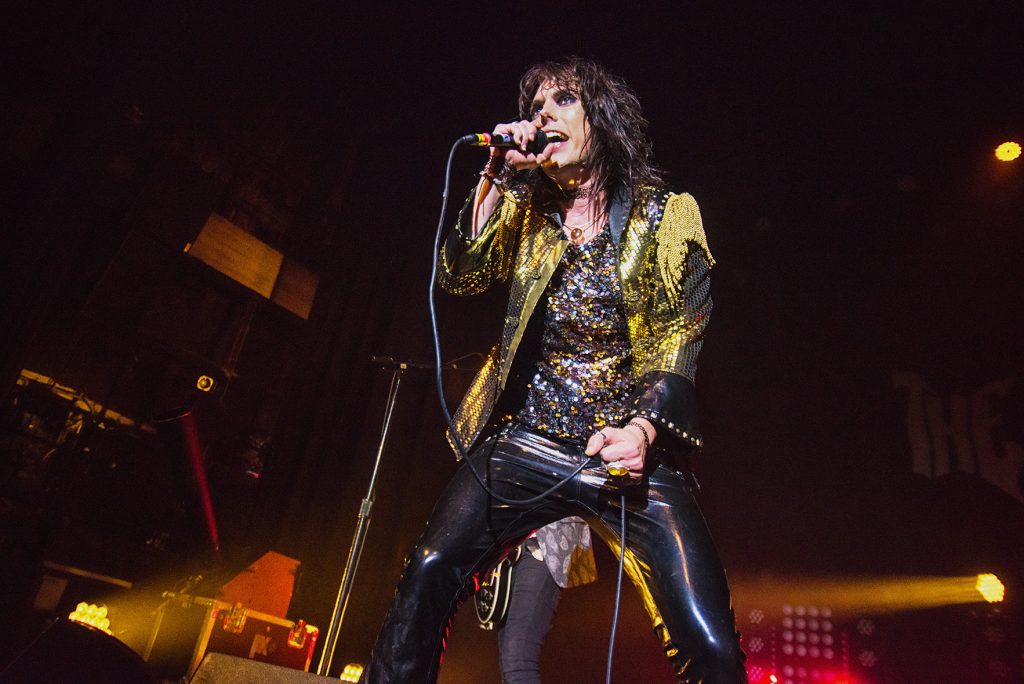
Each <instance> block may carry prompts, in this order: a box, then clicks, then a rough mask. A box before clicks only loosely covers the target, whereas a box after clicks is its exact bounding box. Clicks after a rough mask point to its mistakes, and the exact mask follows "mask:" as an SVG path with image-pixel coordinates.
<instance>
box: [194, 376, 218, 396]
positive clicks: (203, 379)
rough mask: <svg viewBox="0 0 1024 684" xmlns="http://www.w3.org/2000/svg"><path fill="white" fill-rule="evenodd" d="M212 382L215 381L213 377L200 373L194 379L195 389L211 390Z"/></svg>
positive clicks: (201, 390)
mask: <svg viewBox="0 0 1024 684" xmlns="http://www.w3.org/2000/svg"><path fill="white" fill-rule="evenodd" d="M214 384H216V383H214V381H213V378H211V377H210V376H209V375H200V376H199V378H198V379H196V389H198V390H199V391H200V392H210V391H212V390H213V386H214Z"/></svg>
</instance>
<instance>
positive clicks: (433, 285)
mask: <svg viewBox="0 0 1024 684" xmlns="http://www.w3.org/2000/svg"><path fill="white" fill-rule="evenodd" d="M463 144H467V140H466V138H460V139H458V140H456V141H455V144H454V145H452V148H451V150H450V151H449V152H448V164H447V165H446V166H445V171H444V192H443V193H442V194H441V216H440V217H439V218H438V221H437V233H436V234H435V235H434V259H433V264H432V267H431V269H430V297H429V299H430V330H431V333H432V334H433V337H434V363H435V377H434V380H435V382H436V385H437V398H438V400H439V401H440V402H441V412H442V413H443V414H444V419H445V422H446V423H447V424H448V434H449V435H450V436H451V439H452V442H454V443H455V448H456V449H457V450H458V452H459V456H460V458H461V459H462V460H463V461H465V463H466V465H468V466H469V470H470V472H471V473H473V477H474V478H476V481H477V482H478V483H480V486H481V487H482V488H483V490H484V491H485V492H487V494H488V496H492V497H494V498H495V499H497V500H498V501H500V502H501V503H503V504H507V505H510V506H530V505H533V504H535V503H540V502H541V501H543V500H544V499H546V498H548V497H549V496H550V495H551V494H553V493H554V492H556V491H558V490H559V489H560V488H562V487H564V486H565V485H567V484H568V483H569V481H570V480H572V478H574V477H576V476H577V475H579V474H580V473H581V472H583V469H584V468H586V467H587V466H588V465H590V463H591V462H592V461H593V460H594V458H595V457H591V458H589V459H587V460H586V461H584V462H583V463H581V464H580V465H579V467H578V468H576V469H575V470H573V471H572V472H571V473H569V474H568V475H566V476H565V477H564V478H562V479H561V480H559V481H558V482H556V483H555V484H554V485H552V486H551V487H550V488H548V489H547V490H545V491H543V492H541V493H540V494H537V495H536V496H531V497H529V498H526V499H509V498H507V497H504V496H502V495H501V494H498V493H497V492H495V491H494V490H493V489H491V488H490V487H488V486H487V483H486V482H484V479H483V477H482V476H481V475H480V472H479V471H478V470H477V469H476V466H475V465H473V461H472V460H471V459H470V458H469V454H467V453H466V447H465V445H464V444H463V443H462V439H461V438H460V437H459V434H458V431H457V430H456V429H455V421H454V420H452V415H451V411H449V410H448V402H447V401H445V398H444V381H443V379H442V374H441V333H440V331H439V330H438V325H437V306H436V302H435V300H436V292H437V270H438V262H439V261H440V256H441V235H442V233H443V232H444V219H445V214H447V212H448V191H449V189H450V188H451V177H452V161H453V160H454V159H455V151H456V150H457V149H459V146H460V145H463Z"/></svg>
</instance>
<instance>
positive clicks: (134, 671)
mask: <svg viewBox="0 0 1024 684" xmlns="http://www.w3.org/2000/svg"><path fill="white" fill-rule="evenodd" d="M158 681H159V680H157V678H156V677H155V676H153V674H152V673H151V672H150V670H149V668H147V667H146V663H144V662H143V660H142V658H141V657H139V655H138V654H136V653H135V652H134V651H132V650H131V649H130V648H128V647H127V646H125V645H124V644H122V643H121V642H120V641H118V640H117V639H115V638H114V637H112V636H110V635H109V634H106V633H104V632H101V631H100V630H98V629H93V628H92V627H87V626H85V625H80V624H78V623H76V622H71V621H69V620H57V621H55V622H54V623H53V624H51V625H50V626H49V627H47V628H46V629H45V630H44V631H43V632H42V634H40V635H39V636H38V637H37V638H36V639H35V640H34V641H33V642H32V644H31V645H30V646H29V647H28V648H27V649H25V650H24V651H23V652H22V653H21V654H19V655H18V656H17V657H16V658H15V659H14V661H13V662H11V663H9V664H8V665H7V666H6V667H4V668H3V669H2V670H0V683H2V684H26V683H27V682H31V683H32V684H70V683H71V682H75V683H77V684H157V682H158ZM210 681H213V680H210ZM254 681H255V680H254ZM261 681H272V680H269V679H268V680H261ZM274 681H276V680H274ZM280 681H290V680H280ZM295 681H299V680H295Z"/></svg>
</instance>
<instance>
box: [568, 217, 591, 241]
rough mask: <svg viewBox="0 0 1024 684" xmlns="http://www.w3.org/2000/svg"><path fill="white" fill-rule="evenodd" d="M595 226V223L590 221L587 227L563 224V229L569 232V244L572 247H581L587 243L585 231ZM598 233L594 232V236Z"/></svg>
mask: <svg viewBox="0 0 1024 684" xmlns="http://www.w3.org/2000/svg"><path fill="white" fill-rule="evenodd" d="M595 225H597V221H591V222H590V223H588V224H587V225H585V226H584V225H578V226H570V225H569V224H568V223H567V224H565V229H566V230H568V231H569V242H571V243H572V244H574V245H582V244H583V243H584V242H586V241H587V231H588V230H590V229H591V228H592V227H594V226H595ZM597 232H598V231H594V234H595V235H596V234H597Z"/></svg>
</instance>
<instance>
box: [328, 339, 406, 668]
mask: <svg viewBox="0 0 1024 684" xmlns="http://www.w3.org/2000/svg"><path fill="white" fill-rule="evenodd" d="M388 360H389V361H392V360H391V359H388ZM405 368H406V366H405V364H400V363H396V364H395V365H394V367H393V369H392V373H391V387H390V388H389V390H388V401H387V405H386V407H385V409H384V425H383V427H382V428H381V432H380V444H379V445H378V447H377V460H376V461H375V462H374V464H373V474H372V475H371V476H370V485H369V486H368V487H367V489H366V496H365V497H363V501H362V503H361V504H360V506H359V514H358V515H357V517H356V531H355V533H354V534H353V535H352V544H351V545H350V546H349V550H348V558H347V559H346V560H345V570H344V571H343V572H342V575H341V587H340V588H339V589H338V598H337V600H335V602H334V612H333V614H332V615H331V626H330V627H329V628H328V630H327V635H326V637H325V639H324V649H323V652H322V653H321V654H320V664H319V665H318V666H317V670H316V672H317V674H319V675H322V676H327V674H328V671H329V670H330V669H331V661H332V660H334V648H335V646H336V645H337V643H338V632H339V631H340V629H341V621H342V619H343V618H344V617H345V608H346V606H347V605H348V599H349V596H350V595H351V594H352V584H353V582H354V581H355V575H356V569H357V568H358V567H359V559H360V557H361V556H362V555H363V544H364V543H365V542H366V531H367V529H368V528H369V526H370V512H371V510H372V509H373V499H374V496H375V495H376V494H375V490H376V488H377V474H378V473H379V472H380V464H381V459H382V457H383V455H384V445H385V444H386V442H387V439H388V428H389V427H390V426H391V415H392V413H393V412H394V409H395V399H396V398H397V397H398V386H399V383H400V382H401V379H402V371H403V370H405Z"/></svg>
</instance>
